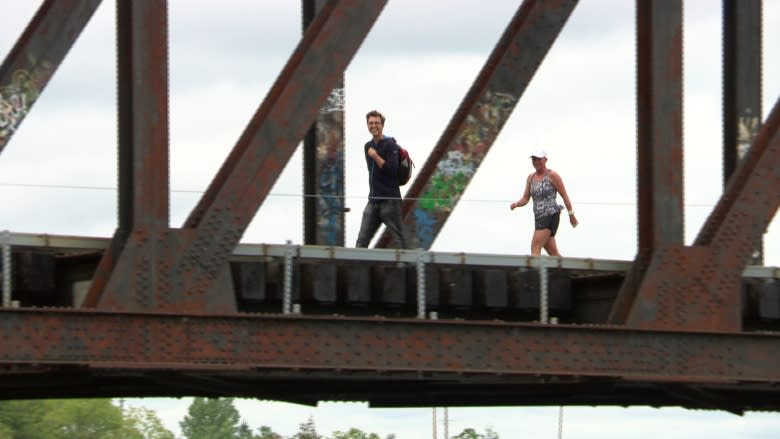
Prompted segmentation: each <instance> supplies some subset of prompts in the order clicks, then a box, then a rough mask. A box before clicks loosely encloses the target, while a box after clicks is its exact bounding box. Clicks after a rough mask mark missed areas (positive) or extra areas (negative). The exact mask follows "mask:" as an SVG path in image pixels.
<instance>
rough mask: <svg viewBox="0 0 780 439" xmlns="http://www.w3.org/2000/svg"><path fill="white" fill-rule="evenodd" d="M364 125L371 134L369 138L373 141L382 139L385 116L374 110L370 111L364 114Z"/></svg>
mask: <svg viewBox="0 0 780 439" xmlns="http://www.w3.org/2000/svg"><path fill="white" fill-rule="evenodd" d="M366 125H368V132H369V133H371V136H373V137H374V139H379V138H380V137H382V129H383V128H384V126H385V116H384V115H383V114H382V113H380V112H378V111H376V110H371V111H369V112H368V113H366Z"/></svg>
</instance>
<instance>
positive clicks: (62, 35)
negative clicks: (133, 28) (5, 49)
mask: <svg viewBox="0 0 780 439" xmlns="http://www.w3.org/2000/svg"><path fill="white" fill-rule="evenodd" d="M100 3H101V0H45V1H44V2H43V4H41V7H40V8H38V11H37V12H36V13H35V16H34V17H33V18H32V20H31V21H30V23H29V24H28V25H27V28H26V29H25V30H24V32H23V33H22V35H21V36H20V37H19V40H18V41H17V42H16V44H15V45H14V47H13V48H12V49H11V52H9V54H8V56H7V57H6V59H5V61H3V64H2V65H0V153H2V152H3V149H5V146H6V145H8V142H9V141H10V140H11V137H12V136H13V135H14V133H15V132H16V130H17V129H19V125H21V123H22V121H23V120H24V118H25V116H27V113H28V112H29V111H30V109H31V108H32V106H33V104H35V101H37V100H38V96H40V94H41V93H42V92H43V89H44V87H46V85H47V84H48V83H49V80H50V79H51V77H52V75H54V72H55V71H56V70H57V68H58V67H59V66H60V64H61V63H62V60H63V59H65V55H67V54H68V51H70V48H71V47H73V43H75V41H76V39H77V38H78V36H79V35H80V34H81V31H82V30H83V29H84V27H85V26H86V25H87V23H88V22H89V19H90V18H92V15H93V14H94V12H95V10H96V9H97V8H98V6H100ZM4 7H8V8H10V7H12V6H11V5H10V4H9V5H6V6H4Z"/></svg>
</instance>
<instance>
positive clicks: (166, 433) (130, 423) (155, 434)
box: [124, 407, 176, 439]
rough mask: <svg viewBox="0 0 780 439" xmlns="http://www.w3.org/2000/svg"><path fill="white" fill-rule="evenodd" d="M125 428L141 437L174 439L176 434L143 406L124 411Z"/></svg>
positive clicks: (147, 438)
mask: <svg viewBox="0 0 780 439" xmlns="http://www.w3.org/2000/svg"><path fill="white" fill-rule="evenodd" d="M124 415H125V416H124V418H125V419H124V421H125V425H126V428H127V430H131V431H135V432H138V433H139V434H140V437H141V438H143V439H175V438H176V436H175V435H174V434H173V432H171V431H170V430H168V429H167V428H165V427H164V426H163V424H162V421H160V418H159V417H158V416H157V413H155V412H154V411H153V410H149V409H147V408H144V407H131V408H129V409H127V410H126V411H125V413H124Z"/></svg>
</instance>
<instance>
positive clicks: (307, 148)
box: [303, 0, 345, 246]
mask: <svg viewBox="0 0 780 439" xmlns="http://www.w3.org/2000/svg"><path fill="white" fill-rule="evenodd" d="M324 3H325V0H303V28H304V30H306V28H307V27H308V26H309V24H310V23H311V21H312V20H313V19H314V17H315V16H316V15H317V13H318V12H319V10H320V9H322V6H323V4H324ZM342 77H343V75H342ZM303 192H304V193H303V197H304V198H303V241H304V243H305V244H311V245H336V246H344V204H345V203H344V194H345V188H344V80H343V79H342V80H341V81H339V83H338V85H337V86H336V88H334V89H333V90H331V92H330V96H328V99H327V101H326V102H325V105H323V106H322V108H320V113H319V114H318V115H317V119H316V120H315V121H314V124H313V125H312V126H311V128H309V131H308V132H307V133H306V136H305V137H304V139H303Z"/></svg>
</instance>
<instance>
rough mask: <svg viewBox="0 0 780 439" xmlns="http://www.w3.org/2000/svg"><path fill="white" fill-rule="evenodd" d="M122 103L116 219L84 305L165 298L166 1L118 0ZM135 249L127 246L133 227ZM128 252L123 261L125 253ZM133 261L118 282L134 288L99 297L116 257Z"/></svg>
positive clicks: (127, 303) (130, 303)
mask: <svg viewBox="0 0 780 439" xmlns="http://www.w3.org/2000/svg"><path fill="white" fill-rule="evenodd" d="M116 14H117V60H118V68H117V70H118V73H117V75H118V76H117V83H118V110H119V122H118V125H119V136H118V137H119V153H118V155H119V200H118V206H119V227H118V228H117V230H116V232H115V234H114V237H113V240H112V243H111V246H110V247H109V249H108V251H107V252H105V253H104V254H103V258H102V259H101V262H100V265H99V267H98V271H97V273H96V276H95V278H94V281H93V283H92V284H91V286H90V291H89V293H88V294H87V297H86V299H85V301H84V306H88V307H94V306H102V307H107V308H120V309H125V308H128V307H132V306H133V301H140V302H142V303H144V304H146V306H147V307H155V306H158V304H159V303H160V302H161V301H162V302H164V300H165V299H163V298H162V297H157V296H156V294H155V292H156V291H159V290H160V289H161V288H162V287H163V286H162V285H159V282H160V281H161V280H162V278H161V276H160V275H159V273H160V264H161V263H163V262H164V260H165V250H166V247H167V242H166V239H165V236H166V233H167V231H168V227H169V223H168V221H169V205H170V199H169V198H170V197H169V169H168V161H169V157H168V154H169V149H168V137H169V136H168V134H169V130H168V2H167V0H150V1H144V2H135V1H131V0H117V4H116ZM131 233H132V234H134V235H136V238H135V239H134V240H132V245H133V249H132V250H131V251H128V252H124V251H123V250H124V248H125V243H126V242H127V240H128V237H129V236H130V234H131ZM126 258H130V259H129V260H127V261H123V259H126ZM117 263H122V264H126V265H124V266H125V267H132V273H133V275H131V276H126V277H124V278H123V283H122V284H121V286H115V288H121V289H122V290H124V291H133V292H134V293H135V295H134V296H131V295H112V296H110V297H106V298H102V297H101V292H102V291H103V289H104V288H105V287H106V285H107V284H108V283H109V278H110V274H111V272H112V270H113V268H114V264H117Z"/></svg>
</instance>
